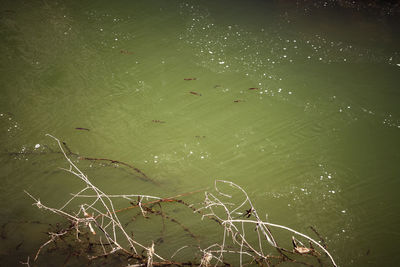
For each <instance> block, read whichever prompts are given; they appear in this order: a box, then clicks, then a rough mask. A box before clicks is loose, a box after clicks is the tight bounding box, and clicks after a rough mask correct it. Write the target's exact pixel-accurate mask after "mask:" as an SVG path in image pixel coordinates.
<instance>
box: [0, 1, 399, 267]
mask: <svg viewBox="0 0 400 267" xmlns="http://www.w3.org/2000/svg"><path fill="white" fill-rule="evenodd" d="M0 6H1V15H0V35H1V42H0V47H1V53H0V59H1V60H0V68H1V72H0V75H1V76H0V77H1V89H0V90H1V97H0V113H1V114H0V148H1V156H0V162H1V165H0V168H1V169H0V170H1V172H0V180H1V184H2V185H1V196H0V200H1V201H0V209H1V211H0V214H1V219H0V224H1V225H2V229H1V233H2V234H1V237H2V241H1V242H0V243H1V245H0V255H1V256H0V259H1V262H2V263H1V264H0V265H3V264H4V266H6V265H7V266H12V265H17V264H19V261H26V258H27V256H30V257H31V259H33V257H34V255H35V254H36V251H37V249H38V248H39V247H40V245H41V244H43V243H44V242H46V241H47V240H48V236H47V235H46V234H45V233H44V232H45V230H43V229H45V228H43V225H42V224H45V225H47V223H50V222H51V223H54V222H57V221H62V219H61V218H59V217H57V216H54V215H51V214H50V213H48V212H45V211H41V210H38V209H37V208H36V207H34V206H32V203H33V200H32V199H31V198H29V197H28V196H27V195H26V194H25V193H24V190H27V191H29V193H31V194H32V195H34V196H35V197H39V198H40V199H41V201H42V202H44V203H47V204H48V205H50V206H56V207H57V206H60V205H61V204H62V203H64V202H65V201H66V200H67V199H68V198H70V195H69V194H70V193H73V192H77V191H79V190H80V188H81V187H82V183H80V182H79V181H78V180H77V179H76V177H74V176H73V175H71V174H69V173H67V172H65V171H62V170H60V169H59V167H62V168H65V167H68V164H67V163H66V161H65V159H63V157H62V155H61V154H60V153H57V152H59V148H58V147H57V144H56V142H55V141H54V140H53V139H51V138H49V137H47V136H45V134H47V133H49V134H52V135H53V136H56V137H57V138H59V139H61V140H62V141H64V142H66V143H67V144H68V147H69V148H70V149H71V150H72V151H73V152H74V153H76V154H79V155H80V156H85V157H92V158H106V159H112V160H118V161H121V162H125V163H128V164H131V165H132V166H135V167H136V168H138V169H140V170H141V171H142V172H143V173H145V174H146V176H147V177H150V178H151V179H152V180H153V181H154V182H149V181H146V179H140V176H141V175H139V173H137V172H132V170H130V169H129V168H125V167H124V166H118V167H117V166H115V164H110V162H107V161H105V162H100V161H88V160H79V159H78V157H74V158H73V159H74V160H75V162H77V164H78V166H80V168H81V169H82V171H84V172H85V173H87V174H88V176H89V177H90V178H91V180H92V182H93V183H95V184H97V186H98V187H99V188H101V189H102V190H103V191H104V192H107V193H109V194H149V195H154V196H160V197H170V196H175V195H178V194H184V193H187V192H193V191H197V190H203V191H204V190H213V186H214V181H215V180H216V179H224V180H229V181H232V182H234V183H236V184H238V185H240V186H241V187H243V189H244V190H246V192H247V193H248V195H249V197H250V198H251V199H252V200H253V202H254V204H255V206H256V207H257V209H258V213H259V214H260V215H261V216H262V217H264V215H265V214H268V221H270V222H272V223H277V224H282V225H286V226H288V227H290V228H293V229H296V230H298V231H301V232H304V233H307V234H309V235H312V234H313V233H312V231H310V228H309V226H313V227H315V229H317V230H318V232H319V233H320V234H321V236H323V237H324V240H325V242H326V244H327V246H328V249H329V251H330V252H331V254H332V255H333V257H334V258H335V260H336V262H337V263H338V265H339V266H377V265H380V266H395V265H396V264H398V261H399V260H400V258H399V255H398V244H399V242H400V230H399V226H400V216H399V211H400V195H399V193H398V192H399V188H400V165H399V164H398V163H399V161H400V150H399V148H400V107H399V100H400V91H399V82H400V54H399V47H400V46H399V43H400V42H399V37H400V35H399V30H398V29H397V28H396V27H395V26H396V23H395V22H396V21H397V20H396V19H395V18H393V16H385V15H374V16H372V15H370V14H365V13H363V12H359V11H355V10H353V9H351V10H349V9H341V8H338V7H331V6H328V7H324V6H323V5H322V6H317V7H312V8H311V7H307V8H303V7H302V6H296V5H294V4H291V2H290V1H274V2H272V1H271V2H268V1H256V0H252V1H226V0H221V1H174V0H173V1H162V0H150V1H148V0H147V1H144V0H140V1H139V0H138V1H136V0H135V1H115V2H113V3H110V2H109V1H87V2H85V1H84V2H82V1H68V2H67V3H64V2H57V1H49V2H46V1H4V3H2V4H1V5H0ZM250 88H252V89H250ZM76 128H85V129H89V131H88V130H85V129H76ZM142 178H143V177H142ZM184 199H185V201H186V202H187V203H193V204H199V203H200V202H201V201H202V200H203V199H204V193H202V192H200V193H193V194H190V195H189V196H185V197H184ZM126 205H129V203H125V206H126ZM122 206H123V205H122ZM122 206H121V207H122ZM172 214H173V213H172ZM177 216H178V215H177ZM189 217H190V216H189ZM35 221H39V222H40V223H33V222H35ZM180 222H182V223H183V224H184V225H186V226H187V227H188V228H189V229H190V228H191V227H192V228H195V229H196V230H197V231H198V234H199V235H200V236H201V237H202V242H203V244H207V243H208V244H209V245H210V244H212V243H213V242H217V241H218V240H219V241H220V239H218V238H220V235H219V234H222V232H218V231H217V230H215V229H214V228H215V226H214V225H211V226H210V225H209V224H206V225H205V226H203V225H202V224H201V218H200V217H199V216H198V217H193V218H189V219H187V220H185V218H181V219H180ZM145 227H146V226H145V225H144V228H143V230H140V232H141V233H143V235H146V233H147V232H146V231H149V232H150V230H146V228H145ZM149 227H151V226H149ZM211 229H212V231H215V236H213V235H212V234H210V236H208V233H209V232H210V231H211ZM174 231H175V230H171V232H172V234H173V235H174V236H175V237H174V238H175V239H174V238H173V237H171V240H172V241H171V244H175V243H176V244H178V243H182V244H184V242H185V238H187V237H179V235H178V234H176V233H175V232H174ZM176 231H178V230H176ZM139 235H140V234H139ZM314 237H315V235H314ZM180 246H182V245H179V246H178V245H177V246H176V248H175V247H174V246H172V245H171V251H172V252H168V249H165V248H164V253H165V255H171V254H172V253H173V251H175V250H176V249H177V248H179V247H180ZM172 247H174V249H172ZM204 247H207V245H204ZM271 250H272V248H271ZM168 253H170V254H168ZM45 259H46V253H44V254H43V259H42V261H41V262H40V261H39V263H41V264H42V265H43V266H46V264H45V262H46V260H45ZM236 263H237V264H238V262H236ZM39 265H40V264H39Z"/></svg>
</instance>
